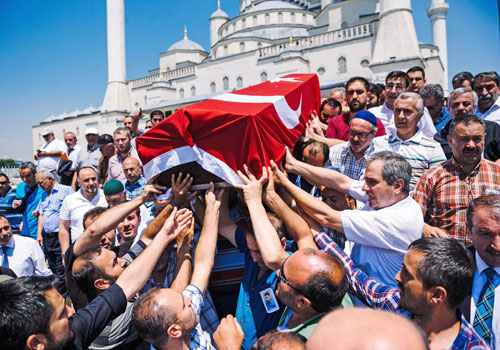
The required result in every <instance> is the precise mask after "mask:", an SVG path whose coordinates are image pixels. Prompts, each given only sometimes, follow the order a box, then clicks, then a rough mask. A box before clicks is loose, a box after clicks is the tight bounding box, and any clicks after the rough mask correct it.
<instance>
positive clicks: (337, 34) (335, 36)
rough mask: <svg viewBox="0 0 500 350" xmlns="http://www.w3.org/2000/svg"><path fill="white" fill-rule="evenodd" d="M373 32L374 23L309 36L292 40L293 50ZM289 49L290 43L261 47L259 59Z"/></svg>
mask: <svg viewBox="0 0 500 350" xmlns="http://www.w3.org/2000/svg"><path fill="white" fill-rule="evenodd" d="M374 32H375V28H374V23H367V24H361V25H359V26H354V27H349V28H343V29H338V30H334V31H331V32H328V33H323V34H318V35H314V36H310V37H308V38H303V39H298V40H293V44H292V45H293V48H295V49H299V50H303V49H308V48H312V47H316V46H323V45H328V44H334V43H338V42H342V41H347V40H352V39H357V38H363V37H367V36H371V35H373V34H374ZM289 47H290V43H288V42H287V43H282V44H276V45H272V46H267V47H263V48H261V49H259V50H258V55H259V57H260V58H264V57H270V56H276V55H279V54H281V53H282V52H283V51H284V50H285V49H287V48H289Z"/></svg>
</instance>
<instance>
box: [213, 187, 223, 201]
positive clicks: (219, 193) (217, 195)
mask: <svg viewBox="0 0 500 350" xmlns="http://www.w3.org/2000/svg"><path fill="white" fill-rule="evenodd" d="M224 192H225V191H224V188H218V189H217V192H215V198H216V199H217V200H218V201H221V200H222V196H224Z"/></svg>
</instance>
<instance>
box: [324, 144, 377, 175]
mask: <svg viewBox="0 0 500 350" xmlns="http://www.w3.org/2000/svg"><path fill="white" fill-rule="evenodd" d="M374 149H375V148H374V145H373V142H372V143H371V145H370V147H368V148H367V149H366V151H365V153H364V154H363V157H361V158H360V159H358V160H356V157H354V153H352V149H351V143H350V142H349V141H348V142H346V143H341V144H339V145H335V146H333V147H331V148H330V166H329V168H331V169H333V170H336V171H338V172H339V173H342V174H344V175H346V176H349V177H350V178H351V179H353V180H362V179H363V178H364V176H365V169H366V165H367V164H368V161H367V160H366V158H367V157H368V156H369V155H370V154H372V153H373V151H374Z"/></svg>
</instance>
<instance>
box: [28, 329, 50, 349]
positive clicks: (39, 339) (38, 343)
mask: <svg viewBox="0 0 500 350" xmlns="http://www.w3.org/2000/svg"><path fill="white" fill-rule="evenodd" d="M46 344H47V337H45V336H44V335H43V334H40V333H38V334H31V335H30V336H29V337H28V339H26V349H30V350H44V349H45V345H46Z"/></svg>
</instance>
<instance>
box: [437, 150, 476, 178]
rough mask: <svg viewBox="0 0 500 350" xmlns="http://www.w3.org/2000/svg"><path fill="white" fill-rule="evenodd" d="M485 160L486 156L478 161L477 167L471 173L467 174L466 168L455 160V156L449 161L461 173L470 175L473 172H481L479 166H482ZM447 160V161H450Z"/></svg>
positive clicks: (466, 175)
mask: <svg viewBox="0 0 500 350" xmlns="http://www.w3.org/2000/svg"><path fill="white" fill-rule="evenodd" d="M483 161H484V158H481V160H480V161H479V163H477V165H476V167H475V168H474V169H473V170H472V171H471V172H470V174H466V173H465V171H464V169H463V168H462V166H461V165H460V164H458V163H457V161H456V160H455V156H453V155H452V156H451V158H450V160H449V161H448V162H450V164H451V165H452V167H453V168H454V169H455V170H456V171H458V172H459V173H461V174H462V175H465V177H468V176H470V175H472V174H477V173H478V172H479V168H480V167H481V164H483ZM448 162H446V163H448Z"/></svg>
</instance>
